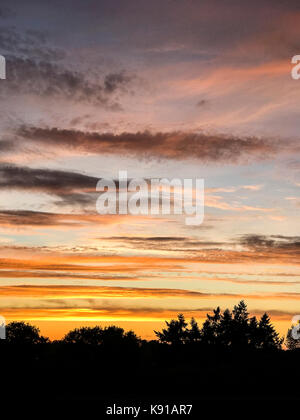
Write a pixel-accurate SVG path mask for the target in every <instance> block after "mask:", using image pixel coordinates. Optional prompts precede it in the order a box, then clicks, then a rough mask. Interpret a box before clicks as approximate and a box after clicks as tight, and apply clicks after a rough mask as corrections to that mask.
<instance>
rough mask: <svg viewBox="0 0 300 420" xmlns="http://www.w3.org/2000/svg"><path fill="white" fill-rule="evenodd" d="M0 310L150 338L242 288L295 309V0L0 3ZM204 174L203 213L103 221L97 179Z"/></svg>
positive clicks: (298, 24) (298, 115)
mask: <svg viewBox="0 0 300 420" xmlns="http://www.w3.org/2000/svg"><path fill="white" fill-rule="evenodd" d="M0 54H2V55H4V57H5V58H6V62H7V69H6V71H7V79H6V80H0V95H1V101H0V127H1V142H0V152H1V161H0V314H1V315H3V316H5V317H6V319H7V320H8V321H11V320H25V321H28V322H30V323H33V324H35V325H37V326H39V327H40V328H41V331H42V333H44V334H46V335H50V337H51V338H58V337H61V336H62V335H63V334H64V333H65V332H66V331H67V330H68V329H70V328H73V327H74V326H81V325H94V324H101V325H108V324H116V325H120V326H123V327H125V328H132V329H134V330H135V331H136V332H137V333H138V334H139V335H141V336H142V337H144V338H153V333H152V330H153V329H154V328H155V329H157V328H160V327H161V326H162V325H163V321H164V320H168V319H170V318H172V317H175V316H176V315H177V314H178V313H179V312H182V313H184V314H185V315H186V317H187V318H190V317H192V316H193V317H195V318H196V319H197V320H199V322H202V321H203V319H204V318H205V316H206V314H207V313H209V312H210V311H211V310H212V309H213V308H215V307H216V306H218V305H219V306H221V308H222V309H225V308H226V307H230V308H232V307H233V305H234V304H237V303H238V301H239V300H241V299H244V300H245V301H246V303H247V304H248V309H249V311H250V312H251V314H255V315H257V316H261V315H262V314H263V313H264V312H265V311H267V312H268V313H269V315H270V316H271V319H272V321H273V323H274V324H275V325H276V327H277V329H278V330H279V331H280V333H281V334H285V333H286V330H287V328H288V327H289V326H290V324H291V319H292V317H293V316H294V315H296V314H300V232H299V230H298V229H299V227H300V226H299V209H300V141H299V125H300V123H299V121H300V80H293V79H292V78H291V68H292V64H291V58H292V57H293V56H294V55H296V54H300V3H299V1H293V0H290V1H282V0H281V1H279V0H260V1H258V0H254V1H252V2H242V1H240V0H218V1H217V0H209V1H208V0H203V1H199V0H152V1H149V0H148V1H145V0H97V1H96V0H93V1H92V0H86V1H79V0H72V1H71V0H64V1H58V0H52V1H51V2H50V1H49V2H46V1H37V0H35V1H34V0H29V1H26V2H24V1H21V0H11V1H10V2H7V7H6V6H1V7H0ZM119 170H126V171H127V172H128V176H129V177H130V178H133V177H143V178H146V179H150V178H163V177H166V178H174V177H180V178H181V179H184V178H203V179H204V182H205V216H204V222H203V223H202V224H201V225H200V226H187V225H186V224H185V218H184V217H183V216H174V215H170V216H166V215H159V216H146V215H140V216H139V215H137V216H133V215H106V216H104V215H99V214H97V212H96V200H97V198H98V196H99V192H97V191H96V184H97V181H98V180H99V179H100V178H113V179H115V178H117V177H118V172H119Z"/></svg>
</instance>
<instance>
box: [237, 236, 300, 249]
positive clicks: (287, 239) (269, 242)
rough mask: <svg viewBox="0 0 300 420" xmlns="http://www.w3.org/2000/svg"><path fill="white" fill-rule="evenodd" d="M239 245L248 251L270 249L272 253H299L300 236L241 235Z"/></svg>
mask: <svg viewBox="0 0 300 420" xmlns="http://www.w3.org/2000/svg"><path fill="white" fill-rule="evenodd" d="M239 242H240V244H242V245H244V246H247V247H248V248H250V249H254V250H256V249H264V250H265V249H270V250H272V252H276V251H277V252H280V251H285V252H288V251H291V252H293V253H300V236H284V235H269V236H266V235H254V234H247V235H242V236H241V238H240V241H239Z"/></svg>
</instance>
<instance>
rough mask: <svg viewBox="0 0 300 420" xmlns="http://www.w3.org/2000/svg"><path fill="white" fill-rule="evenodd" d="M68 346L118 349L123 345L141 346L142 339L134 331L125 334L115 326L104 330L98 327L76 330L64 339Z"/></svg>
mask: <svg viewBox="0 0 300 420" xmlns="http://www.w3.org/2000/svg"><path fill="white" fill-rule="evenodd" d="M62 342H63V343H67V344H90V345H95V346H99V345H101V346H106V347H118V346H119V345H122V344H125V343H126V344H129V345H130V344H139V342H140V339H139V338H138V337H137V336H136V335H135V333H134V332H133V331H127V332H125V331H124V329H123V328H120V327H116V326H114V325H112V326H109V327H105V328H104V329H102V328H101V327H99V326H96V327H82V328H75V329H74V330H72V331H69V332H68V333H67V334H66V335H65V336H64V338H63V339H62Z"/></svg>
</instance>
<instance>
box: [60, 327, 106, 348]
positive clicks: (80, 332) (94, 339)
mask: <svg viewBox="0 0 300 420" xmlns="http://www.w3.org/2000/svg"><path fill="white" fill-rule="evenodd" d="M101 337H102V329H101V328H100V327H93V328H91V327H82V328H75V329H74V330H72V331H69V332H68V333H67V334H66V335H65V336H64V338H63V339H62V342H64V343H67V344H91V345H99V344H101Z"/></svg>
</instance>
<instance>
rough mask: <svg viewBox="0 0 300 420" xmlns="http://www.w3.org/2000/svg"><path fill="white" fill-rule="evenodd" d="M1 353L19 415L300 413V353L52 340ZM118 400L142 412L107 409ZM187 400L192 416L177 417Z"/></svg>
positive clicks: (6, 393)
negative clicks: (128, 346) (126, 346)
mask: <svg viewBox="0 0 300 420" xmlns="http://www.w3.org/2000/svg"><path fill="white" fill-rule="evenodd" d="M0 351H1V397H2V398H1V401H3V402H5V404H7V405H8V406H9V407H10V411H11V412H12V411H13V410H14V409H20V408H21V409H22V411H23V412H26V411H29V412H30V411H31V412H33V411H38V412H39V413H40V416H39V417H40V418H44V417H45V415H46V414H49V413H50V412H51V411H52V410H53V411H55V410H61V409H62V408H63V409H64V410H67V412H68V413H69V415H70V417H71V416H73V412H77V413H79V411H80V410H83V412H84V413H85V417H84V418H90V417H91V418H108V419H109V418H117V417H118V418H124V419H126V418H128V419H129V418H130V419H131V418H146V417H147V418H154V419H155V418H162V417H163V418H174V417H175V418H178V417H180V418H182V417H183V418H184V417H186V418H191V417H193V418H207V417H208V415H207V414H205V415H204V413H209V416H210V415H212V416H214V415H217V414H218V415H219V414H220V413H223V414H224V413H225V412H230V413H234V412H236V414H237V415H244V414H245V413H247V414H249V413H252V415H255V413H256V414H257V417H260V416H258V414H259V413H260V412H261V411H260V410H261V408H260V407H261V406H262V405H263V406H264V408H265V409H267V411H268V412H269V413H271V412H274V411H277V410H278V409H284V411H285V412H288V411H289V409H290V408H294V409H295V408H296V409H297V411H298V412H299V410H300V396H299V384H300V381H299V378H300V376H299V362H300V351H299V350H295V351H272V352H266V351H264V352H259V351H256V352H235V353H233V352H230V351H224V350H223V351H217V350H216V349H205V350H204V349H199V348H197V347H196V346H195V347H193V346H191V347H188V346H181V347H180V349H178V348H177V349H176V348H172V347H171V346H168V345H159V344H147V346H146V347H145V348H144V349H143V350H142V351H141V350H140V349H139V350H137V349H121V348H119V349H116V348H114V349H112V348H107V349H98V348H94V347H92V346H90V345H85V346H84V345H76V344H75V345H74V344H67V345H66V344H56V343H51V344H44V345H30V346H20V345H2V346H1V347H0ZM114 404H115V407H124V406H126V407H128V406H134V407H140V412H139V415H138V416H136V417H134V416H133V415H129V414H122V415H121V414H118V415H117V414H116V415H108V414H106V413H107V411H109V407H112V409H113V406H114ZM157 405H162V406H163V407H158V408H157V407H155V406H157ZM174 405H175V406H176V408H175V409H174ZM180 405H193V407H192V409H191V411H190V414H183V413H181V415H179V414H177V411H178V412H180ZM151 406H152V407H151ZM38 407H39V408H38ZM151 408H152V410H151ZM40 410H42V411H40ZM145 410H146V411H145ZM207 410H209V411H207ZM241 410H243V411H241ZM171 411H172V412H173V414H168V412H169V413H170V412H171ZM186 411H188V408H187V409H186ZM92 413H93V414H92ZM64 418H66V417H65V416H64Z"/></svg>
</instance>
